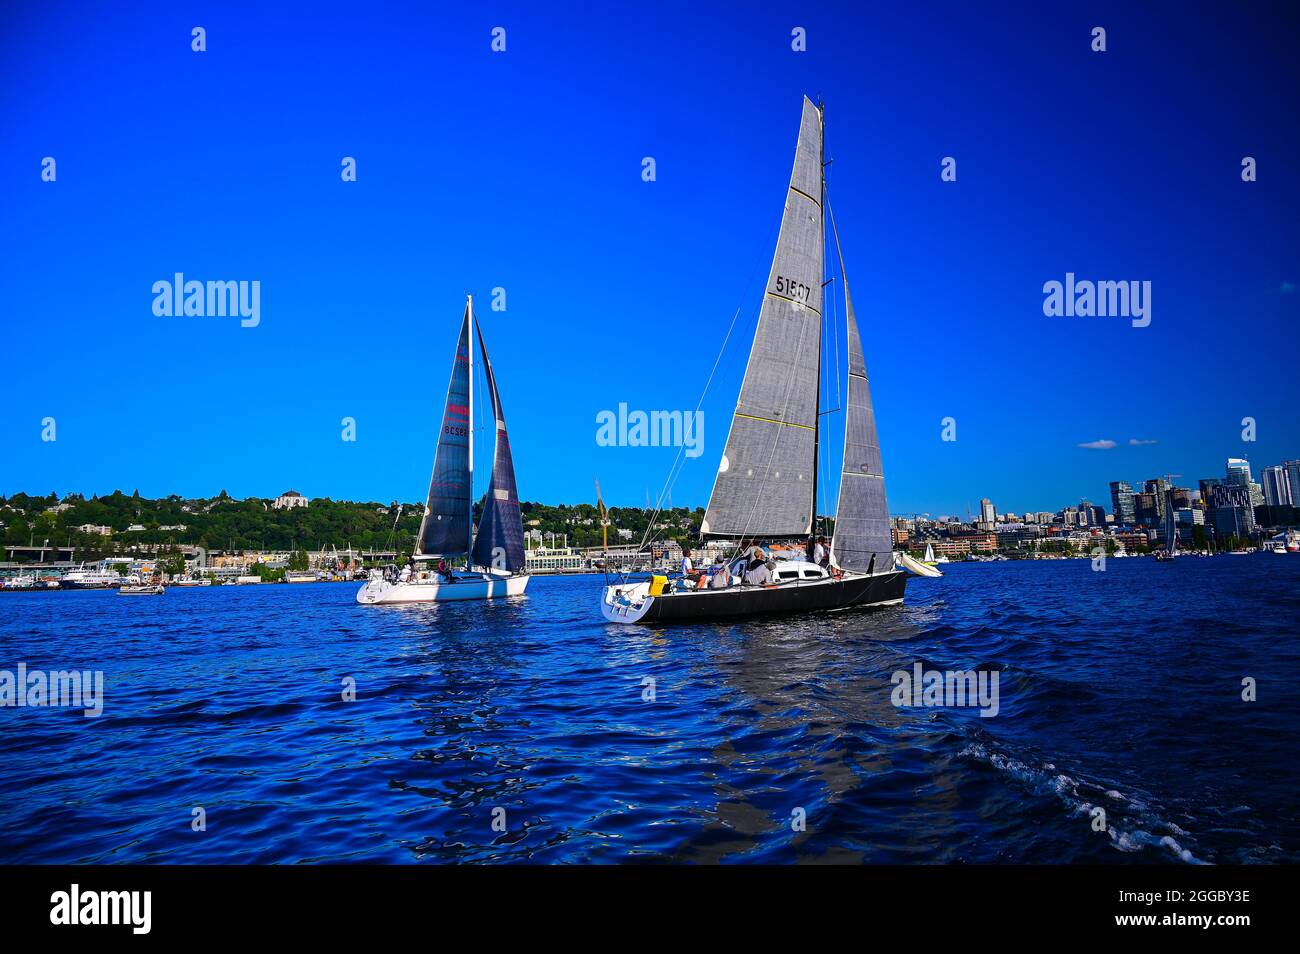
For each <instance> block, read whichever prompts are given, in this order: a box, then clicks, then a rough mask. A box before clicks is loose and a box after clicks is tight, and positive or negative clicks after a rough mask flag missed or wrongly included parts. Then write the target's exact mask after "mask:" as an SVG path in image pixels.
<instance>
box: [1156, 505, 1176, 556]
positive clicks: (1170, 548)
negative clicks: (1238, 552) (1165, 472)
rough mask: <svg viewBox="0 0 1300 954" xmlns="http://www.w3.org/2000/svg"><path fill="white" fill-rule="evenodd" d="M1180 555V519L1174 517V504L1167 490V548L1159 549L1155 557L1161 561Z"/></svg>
mask: <svg viewBox="0 0 1300 954" xmlns="http://www.w3.org/2000/svg"><path fill="white" fill-rule="evenodd" d="M1176 556H1178V521H1177V520H1176V519H1175V517H1174V505H1173V502H1172V500H1171V499H1170V497H1169V492H1168V491H1166V492H1165V548H1164V549H1163V550H1157V551H1156V554H1155V557H1156V559H1157V560H1159V561H1161V562H1165V561H1168V560H1172V559H1173V558H1174V557H1176Z"/></svg>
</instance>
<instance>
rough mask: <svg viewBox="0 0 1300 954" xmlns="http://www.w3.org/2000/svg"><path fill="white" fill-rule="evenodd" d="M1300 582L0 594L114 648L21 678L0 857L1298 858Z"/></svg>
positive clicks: (7, 659)
mask: <svg viewBox="0 0 1300 954" xmlns="http://www.w3.org/2000/svg"><path fill="white" fill-rule="evenodd" d="M1297 584H1300V556H1294V555H1289V556H1273V555H1262V554H1261V555H1255V556H1240V557H1238V556H1221V557H1217V558H1213V559H1206V560H1202V559H1194V558H1183V559H1181V560H1179V561H1177V563H1176V564H1174V565H1169V566H1164V565H1160V564H1157V563H1155V562H1153V561H1151V560H1149V559H1130V560H1112V561H1110V563H1109V564H1108V567H1107V570H1106V572H1104V573H1094V572H1092V571H1091V569H1090V564H1089V562H1088V561H1083V560H1072V561H1055V562H1039V563H1001V564H963V565H953V566H950V567H949V568H948V574H947V576H946V577H945V578H944V579H941V580H924V579H914V580H913V581H912V582H911V583H910V584H909V589H908V603H907V605H906V606H904V607H901V608H895V609H886V610H880V611H855V612H849V613H841V614H834V615H830V616H823V617H816V618H808V617H804V618H783V619H773V620H770V621H766V622H762V623H754V622H749V623H744V624H733V625H697V626H681V627H672V628H648V627H630V628H617V627H613V626H607V625H605V624H604V623H603V622H602V621H601V620H600V619H599V617H598V615H597V612H596V606H595V600H596V595H597V591H598V588H599V585H600V580H599V578H597V577H578V578H569V579H554V578H549V579H548V578H540V579H535V580H534V581H533V583H532V585H531V587H530V590H529V594H528V596H527V597H525V598H523V599H520V600H514V601H508V602H507V601H502V602H497V603H492V604H461V605H457V604H447V605H443V606H435V607H424V608H374V607H361V606H358V605H356V604H355V603H354V602H353V594H354V591H355V586H354V585H343V584H320V585H315V586H274V587H272V586H263V587H239V588H234V587H222V588H214V589H200V590H181V589H176V588H172V589H169V590H168V592H167V594H166V595H165V596H163V597H161V598H145V597H140V598H128V597H121V596H118V595H116V594H115V593H112V592H79V593H66V592H56V593H7V594H0V669H8V670H10V671H12V670H14V669H15V668H16V666H17V664H18V663H19V662H25V663H27V665H28V667H29V669H47V670H48V669H67V668H73V667H76V668H86V669H102V670H104V672H105V680H106V682H105V712H104V714H103V716H102V717H101V718H99V719H86V718H83V716H82V714H81V713H80V712H79V711H69V710H66V709H31V708H23V709H18V708H9V709H0V862H4V863H15V862H172V863H179V862H189V863H213V862H215V863H226V862H236V863H243V862H300V861H306V862H312V861H330V862H348V861H381V862H450V861H532V862H593V861H598V862H611V861H621V860H629V859H652V860H676V861H691V862H713V861H728V862H793V861H810V860H822V861H825V860H831V861H848V862H857V861H865V862H1048V863H1059V862H1118V863H1125V862H1139V863H1142V862H1147V863H1150V862H1158V863H1175V864H1181V863H1186V862H1195V861H1204V862H1219V863H1234V862H1295V861H1297V860H1300V807H1298V806H1300V800H1298V799H1297V798H1296V792H1297V791H1298V790H1300V768H1298V763H1297V756H1298V755H1300V747H1298V746H1297V739H1298V736H1300V730H1298V729H1297V718H1296V713H1297V711H1298V708H1297V703H1298V702H1300V699H1298V698H1297V697H1298V696H1300V655H1298V653H1297V642H1296V636H1297V626H1296V617H1297V611H1298V610H1300V588H1298V586H1297ZM918 660H919V661H922V662H924V663H925V664H926V666H927V667H930V668H937V669H944V670H948V669H969V668H971V667H973V666H977V665H979V666H984V667H986V668H989V669H997V670H998V671H999V673H1000V677H999V678H1000V703H1001V711H1000V712H999V714H998V715H997V716H996V717H994V718H989V719H981V718H980V717H979V716H978V714H977V713H976V712H975V710H972V709H900V708H896V707H895V706H894V705H893V704H892V703H891V701H890V695H891V691H892V689H893V686H892V685H891V683H890V675H891V674H892V673H893V672H894V671H895V670H898V669H904V668H910V667H911V666H912V664H913V663H914V662H916V661H918ZM647 676H649V677H653V678H654V680H655V681H656V686H655V688H656V699H655V701H653V702H647V701H643V699H642V693H643V687H642V680H643V678H644V677H647ZM1244 676H1251V677H1254V678H1255V679H1256V680H1257V686H1258V700H1257V701H1255V702H1243V701H1242V700H1241V680H1242V678H1243V677H1244ZM345 677H352V678H354V679H355V680H356V686H357V700H356V701H355V702H344V701H343V700H342V699H341V692H342V680H343V679H344V678H345ZM195 806H202V807H203V809H204V810H205V812H206V818H207V830H206V831H204V832H194V831H192V830H191V818H192V814H191V812H192V809H193V808H194V807H195ZM1093 806H1101V807H1103V808H1104V809H1105V811H1106V814H1107V819H1106V821H1107V827H1108V829H1109V830H1108V831H1106V832H1097V831H1094V830H1093V827H1092V814H1091V808H1092V807H1093ZM496 808H502V809H504V810H505V815H504V819H505V828H506V830H505V831H496V830H494V829H493V810H494V809H496ZM800 808H801V809H803V810H804V812H805V813H806V818H807V827H806V830H804V831H794V830H792V825H791V819H792V812H794V811H795V810H796V809H800Z"/></svg>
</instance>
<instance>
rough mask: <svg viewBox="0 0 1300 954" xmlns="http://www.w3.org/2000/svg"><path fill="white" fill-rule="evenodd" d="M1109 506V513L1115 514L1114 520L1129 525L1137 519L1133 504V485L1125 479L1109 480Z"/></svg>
mask: <svg viewBox="0 0 1300 954" xmlns="http://www.w3.org/2000/svg"><path fill="white" fill-rule="evenodd" d="M1110 506H1111V511H1110V512H1111V513H1113V514H1114V515H1115V522H1116V523H1120V524H1123V525H1124V526H1126V527H1131V526H1133V525H1134V523H1135V522H1136V520H1137V513H1136V511H1135V510H1134V506H1133V485H1132V484H1130V483H1129V482H1128V481H1127V480H1112V481H1111V482H1110Z"/></svg>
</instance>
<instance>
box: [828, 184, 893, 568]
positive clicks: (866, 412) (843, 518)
mask: <svg viewBox="0 0 1300 954" xmlns="http://www.w3.org/2000/svg"><path fill="white" fill-rule="evenodd" d="M827 209H828V211H829V209H830V207H829V204H828V205H827ZM830 219H831V231H832V233H833V234H834V236H835V254H836V256H837V257H838V258H839V262H840V280H841V281H842V282H844V311H845V315H846V321H847V324H848V349H849V389H848V392H849V393H848V404H847V405H846V410H845V414H844V463H843V466H842V467H841V472H840V501H839V505H838V507H837V508H836V511H835V536H834V538H833V539H832V540H831V560H832V561H833V562H834V563H835V564H836V565H837V566H841V567H843V568H844V569H846V570H859V571H861V572H866V571H868V570H873V571H876V572H884V571H889V570H893V568H894V544H893V538H892V536H891V535H890V532H889V506H888V504H887V503H886V502H885V475H884V469H883V468H882V466H881V463H880V438H879V437H878V436H877V435H876V412H875V409H874V408H873V407H872V404H871V385H870V384H868V383H867V363H866V361H865V360H864V359H863V357H862V338H861V336H860V334H859V333H858V319H857V317H856V316H855V315H854V313H853V298H852V296H851V295H850V294H849V280H848V278H847V276H846V275H845V274H844V252H843V250H842V249H841V248H840V233H839V230H838V229H836V228H835V213H834V212H833V211H830Z"/></svg>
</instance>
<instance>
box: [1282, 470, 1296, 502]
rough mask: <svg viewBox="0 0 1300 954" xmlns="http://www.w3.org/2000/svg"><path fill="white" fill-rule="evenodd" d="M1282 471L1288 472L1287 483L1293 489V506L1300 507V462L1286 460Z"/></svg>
mask: <svg viewBox="0 0 1300 954" xmlns="http://www.w3.org/2000/svg"><path fill="white" fill-rule="evenodd" d="M1282 469H1283V470H1285V471H1286V482H1287V485H1288V486H1289V487H1290V488H1291V506H1293V507H1300V460H1284V461H1282Z"/></svg>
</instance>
